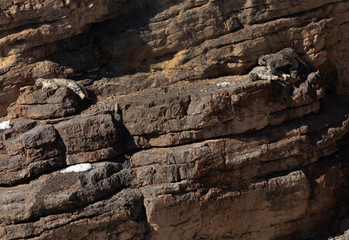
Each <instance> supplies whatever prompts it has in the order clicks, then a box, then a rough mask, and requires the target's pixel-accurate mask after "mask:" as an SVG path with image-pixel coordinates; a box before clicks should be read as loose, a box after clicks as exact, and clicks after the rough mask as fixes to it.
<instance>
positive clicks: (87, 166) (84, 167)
mask: <svg viewBox="0 0 349 240" xmlns="http://www.w3.org/2000/svg"><path fill="white" fill-rule="evenodd" d="M91 169H92V165H91V164H89V163H81V164H77V165H73V166H70V167H67V168H66V169H64V170H62V171H61V173H70V172H86V171H88V170H91Z"/></svg>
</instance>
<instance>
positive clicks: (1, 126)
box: [0, 120, 11, 130]
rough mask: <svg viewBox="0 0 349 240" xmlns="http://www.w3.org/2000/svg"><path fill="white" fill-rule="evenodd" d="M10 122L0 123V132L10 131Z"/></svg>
mask: <svg viewBox="0 0 349 240" xmlns="http://www.w3.org/2000/svg"><path fill="white" fill-rule="evenodd" d="M10 128H11V126H10V120H8V121H4V122H1V123H0V130H5V129H10Z"/></svg>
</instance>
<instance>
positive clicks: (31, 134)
mask: <svg viewBox="0 0 349 240" xmlns="http://www.w3.org/2000/svg"><path fill="white" fill-rule="evenodd" d="M14 126H17V124H14ZM1 145H2V146H3V147H2V148H1V150H0V172H1V174H0V185H2V186H7V185H13V184H17V183H21V182H24V181H27V180H28V179H30V178H33V177H38V176H40V175H41V174H43V173H46V172H49V171H52V170H54V169H57V168H60V167H62V166H64V165H65V157H64V145H63V143H62V142H61V141H60V139H59V136H58V134H57V132H56V130H55V129H54V128H53V127H52V126H49V125H47V126H37V127H35V128H33V129H31V130H29V131H27V132H25V133H21V134H19V135H17V136H16V137H15V138H13V139H8V140H6V141H3V142H2V143H1Z"/></svg>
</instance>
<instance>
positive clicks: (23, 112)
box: [8, 87, 81, 119]
mask: <svg viewBox="0 0 349 240" xmlns="http://www.w3.org/2000/svg"><path fill="white" fill-rule="evenodd" d="M80 104H81V99H80V98H79V97H78V96H77V95H76V94H74V93H73V92H72V91H71V90H70V89H69V88H63V87H62V88H58V89H57V90H50V91H41V90H34V88H32V87H29V88H27V89H25V91H24V92H23V94H21V95H20V97H19V98H18V99H17V102H16V104H14V105H12V106H10V107H9V109H8V116H9V117H10V118H19V117H26V118H31V119H47V118H58V117H64V116H67V115H72V114H74V113H76V112H77V110H78V109H79V107H80Z"/></svg>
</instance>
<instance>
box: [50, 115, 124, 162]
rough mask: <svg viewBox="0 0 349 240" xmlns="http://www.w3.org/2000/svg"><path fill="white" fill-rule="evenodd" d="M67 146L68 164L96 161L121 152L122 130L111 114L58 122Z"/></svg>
mask: <svg viewBox="0 0 349 240" xmlns="http://www.w3.org/2000/svg"><path fill="white" fill-rule="evenodd" d="M55 127H56V129H57V131H58V132H59V134H60V137H61V138H62V140H63V142H64V144H65V147H66V154H67V156H66V158H67V160H66V161H67V164H68V165H72V164H76V163H84V162H96V161H101V160H107V159H111V158H113V157H115V156H116V155H117V154H119V153H120V151H121V149H120V145H119V141H120V131H119V129H117V125H116V122H115V120H113V118H112V116H111V115H109V114H104V115H92V116H84V115H82V116H80V117H76V118H73V119H71V120H68V121H63V122H60V123H58V124H57V125H56V126H55Z"/></svg>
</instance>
